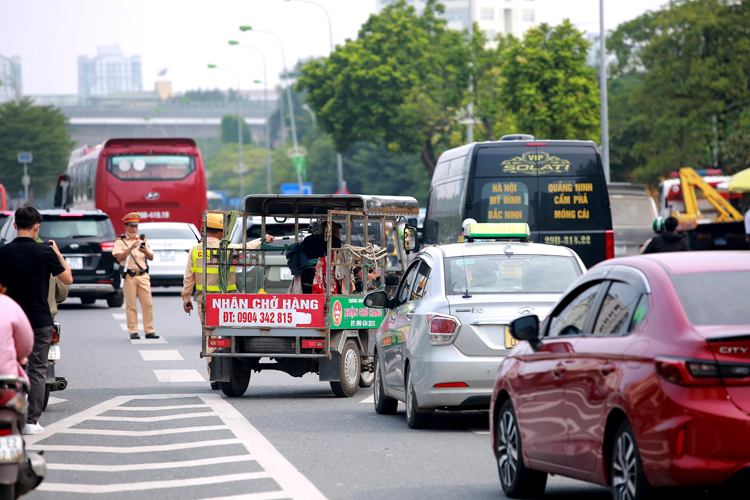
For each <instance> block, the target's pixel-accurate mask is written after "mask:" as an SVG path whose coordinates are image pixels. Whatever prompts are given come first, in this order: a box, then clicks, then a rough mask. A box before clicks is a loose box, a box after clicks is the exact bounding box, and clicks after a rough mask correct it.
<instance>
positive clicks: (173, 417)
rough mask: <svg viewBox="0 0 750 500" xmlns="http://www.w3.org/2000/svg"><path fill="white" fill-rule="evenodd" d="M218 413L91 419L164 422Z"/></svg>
mask: <svg viewBox="0 0 750 500" xmlns="http://www.w3.org/2000/svg"><path fill="white" fill-rule="evenodd" d="M215 416H216V413H214V412H212V411H202V412H199V413H181V414H179V415H161V416H159V417H102V416H96V417H91V418H90V419H89V420H100V421H104V422H163V421H165V420H182V419H185V418H195V417H215Z"/></svg>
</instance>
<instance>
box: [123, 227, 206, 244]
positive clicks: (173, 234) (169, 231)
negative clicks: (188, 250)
mask: <svg viewBox="0 0 750 500" xmlns="http://www.w3.org/2000/svg"><path fill="white" fill-rule="evenodd" d="M138 232H139V233H140V234H145V235H146V238H148V239H150V240H192V241H197V239H198V238H196V237H195V234H194V233H193V231H192V229H190V228H189V227H187V226H184V227H141V228H139V230H138Z"/></svg>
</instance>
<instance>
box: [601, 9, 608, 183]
mask: <svg viewBox="0 0 750 500" xmlns="http://www.w3.org/2000/svg"><path fill="white" fill-rule="evenodd" d="M606 38H607V34H606V33H605V31H604V0H599V66H600V68H599V91H600V92H601V101H602V102H601V106H602V111H601V115H602V116H601V119H602V163H603V164H604V177H605V179H606V180H607V182H609V179H610V176H609V174H610V172H609V116H608V111H607V44H606Z"/></svg>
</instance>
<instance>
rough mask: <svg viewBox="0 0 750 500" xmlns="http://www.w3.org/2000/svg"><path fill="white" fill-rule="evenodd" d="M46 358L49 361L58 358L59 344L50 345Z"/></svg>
mask: <svg viewBox="0 0 750 500" xmlns="http://www.w3.org/2000/svg"><path fill="white" fill-rule="evenodd" d="M47 359H48V360H50V361H57V360H58V359H60V346H59V345H53V346H50V348H49V354H48V355H47Z"/></svg>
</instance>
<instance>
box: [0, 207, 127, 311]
mask: <svg viewBox="0 0 750 500" xmlns="http://www.w3.org/2000/svg"><path fill="white" fill-rule="evenodd" d="M40 213H41V214H42V218H43V222H42V224H41V226H40V228H39V237H40V238H41V239H42V240H44V241H45V242H46V241H48V240H55V242H56V243H57V247H58V248H59V249H60V252H61V253H62V254H63V257H65V260H66V261H67V262H68V265H69V266H70V269H71V271H73V284H72V285H70V292H69V293H68V297H80V298H81V302H82V303H83V304H93V303H94V302H95V301H96V299H106V301H107V305H108V306H109V307H121V306H122V304H123V301H124V299H123V295H122V289H121V288H120V274H119V265H118V264H117V261H116V260H115V258H114V257H112V250H113V248H114V246H115V240H116V238H117V236H116V235H115V229H114V227H113V226H112V221H110V220H109V216H108V215H107V214H105V213H104V212H102V211H101V210H76V211H70V212H67V211H65V210H41V211H40ZM14 221H15V215H11V216H10V217H8V219H7V220H6V221H5V224H4V225H3V227H2V229H0V245H4V244H6V243H9V242H11V241H13V239H14V238H15V237H16V229H15V228H14V227H13V222H14Z"/></svg>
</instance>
